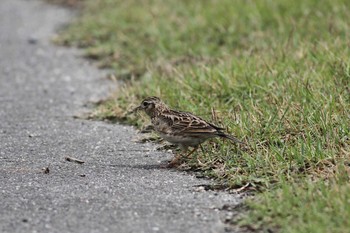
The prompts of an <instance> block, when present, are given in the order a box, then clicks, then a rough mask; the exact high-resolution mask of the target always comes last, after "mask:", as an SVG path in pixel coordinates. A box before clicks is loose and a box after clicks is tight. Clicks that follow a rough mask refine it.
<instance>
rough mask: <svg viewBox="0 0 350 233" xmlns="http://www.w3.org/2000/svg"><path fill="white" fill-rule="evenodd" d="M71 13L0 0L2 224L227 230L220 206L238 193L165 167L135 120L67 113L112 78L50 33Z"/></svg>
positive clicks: (20, 228)
mask: <svg viewBox="0 0 350 233" xmlns="http://www.w3.org/2000/svg"><path fill="white" fill-rule="evenodd" d="M73 18H74V13H73V12H71V11H70V10H68V9H64V8H61V7H58V6H54V5H48V4H47V3H44V2H41V1H37V0H1V2H0V54H1V57H0V119H1V120H0V206H1V208H0V232H227V231H232V229H231V228H229V227H228V226H227V225H226V224H225V223H224V222H223V220H224V218H225V215H226V214H230V213H227V212H225V211H220V210H219V209H220V208H222V207H223V206H224V205H236V204H238V203H240V202H241V199H240V197H239V196H238V195H232V194H228V193H225V192H214V191H201V189H198V188H196V186H197V185H200V184H206V183H208V182H210V181H207V180H203V179H197V178H195V177H194V176H193V175H190V174H187V173H183V172H178V171H175V170H170V169H161V168H160V167H159V164H160V162H161V161H164V160H166V159H170V158H171V157H172V155H171V154H169V153H166V152H160V151H157V150H155V147H156V146H155V145H153V144H139V143H136V142H134V140H133V139H135V137H137V131H136V130H135V129H133V128H132V127H129V126H123V125H118V124H108V123H105V122H97V121H87V120H81V119H75V118H74V117H73V116H74V115H75V114H80V113H81V112H84V111H86V110H87V109H86V107H84V106H85V105H86V103H88V102H89V101H93V100H98V99H99V98H102V97H105V96H108V93H109V91H110V87H111V86H112V85H111V83H110V82H109V81H108V80H107V79H105V78H103V77H104V76H105V71H101V70H98V69H97V68H96V67H94V65H93V64H90V63H89V61H86V60H84V59H82V58H81V52H80V51H78V50H76V49H68V48H62V47H58V46H55V45H53V44H52V43H51V42H50V39H51V38H52V36H54V35H55V33H56V32H57V30H59V29H60V28H61V27H62V26H63V25H65V24H67V23H69V22H70V20H72V19H73ZM66 156H70V157H74V158H78V159H81V160H83V161H85V163H84V164H77V163H72V162H68V161H66V160H65V157H66ZM44 167H48V168H49V173H48V174H45V173H44V172H43V170H42V168H44Z"/></svg>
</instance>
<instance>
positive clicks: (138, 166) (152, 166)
mask: <svg viewBox="0 0 350 233" xmlns="http://www.w3.org/2000/svg"><path fill="white" fill-rule="evenodd" d="M166 164H167V163H161V164H159V163H157V164H134V165H131V164H108V165H107V166H109V167H117V168H132V169H142V170H172V169H171V168H167V167H165V165H166Z"/></svg>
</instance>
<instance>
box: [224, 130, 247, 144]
mask: <svg viewBox="0 0 350 233" xmlns="http://www.w3.org/2000/svg"><path fill="white" fill-rule="evenodd" d="M218 136H219V137H222V138H227V139H229V140H231V141H232V142H235V143H240V144H244V145H245V143H244V142H242V141H241V140H239V139H237V138H236V137H234V136H232V135H229V134H225V133H224V132H218Z"/></svg>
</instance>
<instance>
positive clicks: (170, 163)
mask: <svg viewBox="0 0 350 233" xmlns="http://www.w3.org/2000/svg"><path fill="white" fill-rule="evenodd" d="M180 157H181V154H177V155H175V157H174V158H173V159H172V160H171V161H170V162H169V163H168V165H167V167H169V168H170V167H175V166H176V165H177V164H178V162H179V159H180Z"/></svg>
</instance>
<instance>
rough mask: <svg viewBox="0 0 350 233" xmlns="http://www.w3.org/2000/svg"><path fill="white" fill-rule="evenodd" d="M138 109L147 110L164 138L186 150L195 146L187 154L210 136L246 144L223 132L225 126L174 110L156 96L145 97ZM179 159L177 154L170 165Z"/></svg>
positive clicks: (156, 128) (155, 127)
mask: <svg viewBox="0 0 350 233" xmlns="http://www.w3.org/2000/svg"><path fill="white" fill-rule="evenodd" d="M138 110H143V111H145V112H146V114H147V115H148V116H149V117H150V118H151V122H152V124H153V126H154V129H155V131H156V132H157V133H158V134H159V135H160V136H161V137H162V138H163V139H165V140H166V141H168V142H170V143H172V144H175V145H179V146H180V148H181V149H183V150H184V151H187V149H188V147H193V148H194V149H193V150H192V151H191V152H190V153H188V154H187V156H189V155H191V154H192V153H193V152H195V151H196V150H197V149H198V147H199V145H200V144H201V143H203V142H204V141H206V140H207V139H210V138H215V137H221V138H226V139H229V140H231V141H232V142H235V143H242V144H244V143H243V142H241V141H240V140H238V139H237V138H235V137H234V136H231V135H228V134H225V133H224V132H222V131H223V130H224V128H221V127H218V126H216V125H214V124H212V123H209V122H207V121H205V120H203V119H202V118H200V117H198V116H195V115H193V114H192V113H189V112H180V111H176V110H172V109H170V108H169V107H168V106H167V105H166V104H165V103H164V102H163V101H162V100H160V99H159V98H158V97H155V96H152V97H147V98H146V99H144V100H143V101H142V103H141V105H140V106H138V107H136V108H135V109H134V110H133V112H135V111H138ZM178 159H179V156H176V157H175V158H174V159H173V160H172V161H171V162H170V163H169V165H168V166H169V167H172V166H174V165H175V164H176V162H177V160H178Z"/></svg>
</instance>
